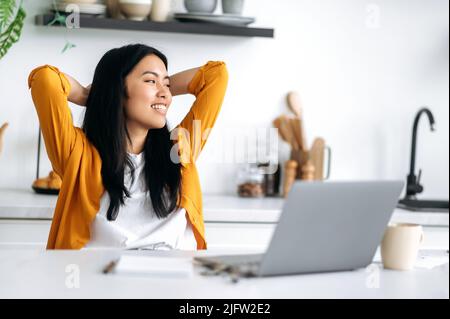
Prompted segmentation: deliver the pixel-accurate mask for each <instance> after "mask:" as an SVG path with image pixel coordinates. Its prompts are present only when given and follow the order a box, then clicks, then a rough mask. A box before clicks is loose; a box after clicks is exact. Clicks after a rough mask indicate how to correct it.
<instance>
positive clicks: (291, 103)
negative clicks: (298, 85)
mask: <svg viewBox="0 0 450 319" xmlns="http://www.w3.org/2000/svg"><path fill="white" fill-rule="evenodd" d="M287 104H288V107H289V109H290V110H291V111H292V113H294V115H295V116H297V117H298V118H301V117H302V107H301V100H300V95H299V94H298V93H297V92H295V91H293V92H289V93H288V95H287Z"/></svg>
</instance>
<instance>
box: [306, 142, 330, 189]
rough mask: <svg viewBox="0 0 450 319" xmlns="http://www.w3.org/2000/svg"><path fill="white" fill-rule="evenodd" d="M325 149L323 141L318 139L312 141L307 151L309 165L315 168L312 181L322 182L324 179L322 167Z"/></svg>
mask: <svg viewBox="0 0 450 319" xmlns="http://www.w3.org/2000/svg"><path fill="white" fill-rule="evenodd" d="M325 147H326V144H325V140H324V139H323V138H321V137H318V138H316V139H315V140H314V142H313V144H312V146H311V149H310V151H309V156H310V160H311V163H312V165H313V166H314V168H315V171H314V180H318V181H322V180H323V179H324V174H323V165H324V157H325Z"/></svg>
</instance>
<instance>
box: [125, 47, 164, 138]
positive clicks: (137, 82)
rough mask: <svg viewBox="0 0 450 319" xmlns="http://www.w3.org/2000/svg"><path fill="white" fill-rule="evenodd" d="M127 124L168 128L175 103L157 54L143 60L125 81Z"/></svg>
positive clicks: (147, 128) (140, 126) (145, 127)
mask: <svg viewBox="0 0 450 319" xmlns="http://www.w3.org/2000/svg"><path fill="white" fill-rule="evenodd" d="M125 85H126V90H127V94H128V99H127V100H126V101H125V105H124V107H125V114H126V117H127V125H128V126H130V125H131V126H133V127H136V128H137V127H139V128H143V129H146V130H149V129H160V128H163V127H164V125H166V113H167V110H168V108H169V106H170V104H171V103H172V94H171V93H170V89H169V86H170V85H169V76H168V74H167V70H166V66H165V65H164V63H163V61H162V60H161V59H160V58H159V57H157V56H156V55H148V56H146V57H145V58H143V59H142V60H141V61H140V62H139V63H138V64H137V65H136V66H135V67H134V69H133V70H132V71H131V72H130V73H129V74H128V75H127V77H126V78H125Z"/></svg>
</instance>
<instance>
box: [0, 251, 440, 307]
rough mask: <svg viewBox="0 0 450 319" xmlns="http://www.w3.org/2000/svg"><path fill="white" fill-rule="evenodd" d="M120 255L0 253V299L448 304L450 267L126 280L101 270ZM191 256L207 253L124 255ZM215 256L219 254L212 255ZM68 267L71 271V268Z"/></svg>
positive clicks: (377, 267) (73, 252) (371, 268)
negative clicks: (74, 278)
mask: <svg viewBox="0 0 450 319" xmlns="http://www.w3.org/2000/svg"><path fill="white" fill-rule="evenodd" d="M121 253H123V252H120V251H117V250H100V251H43V250H37V249H22V250H17V249H15V250H13V249H2V250H0V269H1V271H0V298H182V299H184V298H191V299H203V298H213V299H215V298H224V299H234V298H257V299H260V298H261V299H265V298H449V267H448V264H447V265H445V266H441V267H438V268H434V269H433V270H413V271H406V272H401V271H391V270H384V269H382V268H381V266H380V265H377V264H373V265H372V266H371V267H370V268H366V269H360V270H356V271H350V272H338V273H325V274H308V275H297V276H282V277H272V278H254V279H242V280H240V281H239V282H238V283H236V284H233V283H231V282H230V281H229V280H228V279H227V278H224V277H204V276H201V275H200V274H199V273H198V270H196V273H195V274H194V275H193V276H192V277H190V278H181V279H176V278H151V277H127V276H121V275H116V274H110V275H104V274H102V272H101V270H102V269H103V267H104V266H105V265H106V264H107V263H109V262H110V261H111V260H114V259H115V258H117V257H118V256H119V255H120V254H121ZM127 253H138V254H150V255H158V256H159V255H164V256H173V257H176V256H192V255H194V254H196V255H204V254H211V253H210V252H209V253H205V252H175V251H174V252H127ZM216 254H217V253H216ZM69 265H76V267H78V269H79V274H80V277H79V278H80V280H79V288H76V287H75V288H69V287H70V285H69V287H67V286H66V280H67V278H68V276H70V275H73V273H66V270H70V268H69V269H67V267H68V266H69ZM69 267H71V266H69Z"/></svg>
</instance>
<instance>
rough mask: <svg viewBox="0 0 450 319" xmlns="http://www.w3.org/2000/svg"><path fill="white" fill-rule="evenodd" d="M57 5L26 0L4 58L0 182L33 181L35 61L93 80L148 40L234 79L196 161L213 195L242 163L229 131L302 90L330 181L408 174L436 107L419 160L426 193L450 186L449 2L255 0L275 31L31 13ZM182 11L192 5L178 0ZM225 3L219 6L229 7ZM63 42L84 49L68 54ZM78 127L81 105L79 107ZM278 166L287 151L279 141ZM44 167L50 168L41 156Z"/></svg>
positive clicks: (176, 117)
mask: <svg viewBox="0 0 450 319" xmlns="http://www.w3.org/2000/svg"><path fill="white" fill-rule="evenodd" d="M50 3H51V1H47V0H42V1H41V0H39V1H37V0H24V6H25V9H26V11H27V18H26V23H25V27H24V30H23V33H22V37H21V39H20V41H19V42H18V43H17V44H15V45H14V46H13V47H12V48H11V50H10V51H9V52H8V54H7V55H6V56H5V57H4V58H3V59H1V60H0V123H3V122H6V121H8V122H9V123H10V126H9V127H8V129H7V131H6V133H5V136H4V148H3V152H2V154H1V155H0V188H27V189H29V188H30V186H31V183H32V182H33V180H34V179H35V170H36V149H37V132H38V121H37V116H36V112H35V110H34V108H33V105H32V101H31V97H30V94H29V91H28V88H27V76H28V74H29V72H30V71H31V70H32V69H33V68H34V67H36V66H38V65H41V64H53V65H55V66H58V67H59V68H60V69H61V70H62V71H64V72H66V73H69V74H71V75H72V76H74V77H75V78H77V79H78V80H79V81H80V82H81V83H83V84H84V85H87V84H89V83H90V81H91V79H92V76H93V72H94V68H95V66H96V64H97V62H98V61H99V59H100V58H101V56H102V55H103V54H104V53H105V52H106V51H107V50H109V49H111V48H113V47H118V46H122V45H124V44H127V43H135V42H142V43H145V44H148V45H151V46H155V47H156V48H158V49H160V50H162V51H163V52H164V53H165V54H166V55H167V56H168V59H169V72H170V73H171V74H173V73H176V72H178V71H181V70H183V69H186V68H191V67H195V66H199V65H202V64H204V63H205V62H206V61H208V60H223V61H225V62H226V63H227V66H228V70H229V74H230V78H229V87H228V91H227V95H226V98H225V101H224V104H223V108H222V112H221V114H220V117H219V119H218V121H217V123H216V126H215V127H214V129H213V131H212V132H211V136H210V139H209V141H208V143H207V145H206V147H205V149H204V152H203V153H202V155H201V156H200V158H199V160H198V167H199V172H200V178H201V183H202V187H203V191H204V193H206V194H234V193H236V173H237V170H238V167H239V165H237V164H236V163H223V162H221V161H220V160H219V161H218V160H217V159H218V158H221V156H220V154H219V155H218V152H221V154H225V153H227V152H231V151H232V146H230V145H224V144H223V140H224V136H225V135H227V136H229V134H233V132H234V131H239V130H242V129H245V128H264V127H270V126H271V125H272V120H273V119H274V118H275V117H277V116H278V115H280V114H281V113H288V110H287V106H286V94H287V93H288V92H289V91H291V90H295V91H298V92H299V93H300V96H301V98H302V101H303V109H304V125H305V129H306V133H307V137H308V141H309V143H311V141H312V138H313V137H316V136H322V137H324V138H325V139H326V141H327V144H328V145H330V146H331V147H332V149H333V159H332V174H331V178H332V179H333V180H349V179H385V178H389V179H391V178H396V179H397V178H398V179H404V178H405V177H406V174H407V172H408V168H409V156H410V141H411V129H412V122H413V119H414V116H415V113H416V111H417V110H418V109H419V108H420V107H421V106H423V105H428V106H429V107H430V108H431V110H432V111H433V113H434V115H435V118H436V122H437V125H436V128H437V131H436V132H434V133H431V132H430V130H429V127H428V123H426V121H425V119H422V122H421V125H420V129H419V140H418V154H417V167H418V168H419V167H420V168H422V169H423V175H422V181H423V184H424V185H425V191H424V193H423V197H429V198H448V194H449V180H448V178H449V172H448V161H449V146H448V145H449V140H448V139H449V122H448V121H449V83H448V82H449V64H448V62H449V29H448V19H449V10H448V6H449V2H448V1H447V0H395V1H392V0H377V1H375V0H372V1H363V0H320V1H317V0H279V1H270V0H246V3H245V7H244V12H243V14H244V15H245V16H254V17H255V18H256V23H255V24H254V25H252V26H264V27H271V28H274V29H275V38H274V39H270V38H269V39H266V38H241V37H229V36H209V35H190V34H176V33H157V32H137V31H117V30H96V29H74V30H67V29H65V28H47V27H39V26H36V25H35V24H34V16H35V15H36V14H40V13H44V12H46V11H47V10H48V8H49V7H50ZM173 7H174V11H176V12H181V11H185V9H184V6H183V4H182V1H181V0H178V1H174V6H173ZM220 8H221V7H220V5H219V6H218V8H217V12H218V13H220ZM66 40H68V41H70V42H71V43H74V44H75V45H76V47H75V48H73V49H70V50H68V51H66V52H65V53H64V54H62V53H61V51H62V48H63V47H64V44H65V43H66ZM193 100H194V99H193V97H191V96H183V97H177V98H175V99H174V102H173V104H172V107H171V110H170V111H169V122H170V123H174V124H176V123H178V122H179V121H180V120H181V118H182V117H183V116H184V114H185V113H186V112H187V111H188V109H189V107H190V105H191V103H192V102H193ZM71 108H72V111H73V115H74V120H75V122H76V123H77V124H78V125H79V124H80V123H81V118H82V108H80V107H77V106H72V107H71ZM279 148H280V150H279V151H280V152H279V153H280V159H279V160H280V162H284V161H285V160H286V159H288V157H289V147H287V145H286V144H284V142H281V141H280V144H279ZM41 160H42V162H41V170H40V172H41V173H40V175H41V176H45V175H47V174H48V172H49V171H50V170H51V168H50V163H49V161H48V160H47V158H46V156H45V152H43V153H42V154H41Z"/></svg>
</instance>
